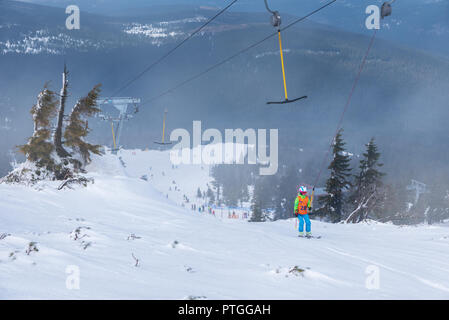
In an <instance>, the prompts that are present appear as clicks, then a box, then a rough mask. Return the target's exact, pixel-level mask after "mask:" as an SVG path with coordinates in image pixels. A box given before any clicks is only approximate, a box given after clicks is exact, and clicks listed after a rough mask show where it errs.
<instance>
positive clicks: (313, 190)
mask: <svg viewBox="0 0 449 320" xmlns="http://www.w3.org/2000/svg"><path fill="white" fill-rule="evenodd" d="M314 194H315V186H314V187H313V189H312V195H311V196H310V208H311V209H313V195H314Z"/></svg>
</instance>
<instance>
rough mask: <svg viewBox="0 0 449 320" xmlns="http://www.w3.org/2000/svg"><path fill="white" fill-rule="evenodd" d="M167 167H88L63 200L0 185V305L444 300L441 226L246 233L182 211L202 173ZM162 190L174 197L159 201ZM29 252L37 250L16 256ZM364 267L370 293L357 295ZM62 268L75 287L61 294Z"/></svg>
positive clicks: (444, 227)
mask: <svg viewBox="0 0 449 320" xmlns="http://www.w3.org/2000/svg"><path fill="white" fill-rule="evenodd" d="M118 157H121V160H122V161H123V163H124V164H125V166H126V167H123V166H122V165H121V162H120V160H119V159H118ZM168 159H169V155H168V152H160V151H141V150H122V151H120V152H119V154H118V156H114V155H110V154H107V155H105V156H103V157H94V161H93V163H92V164H91V165H90V167H89V174H88V176H89V177H91V178H94V179H95V183H93V184H89V185H88V186H87V187H86V188H83V187H75V189H73V190H71V189H63V190H61V191H58V190H57V187H58V185H59V183H58V182H48V181H46V182H40V183H38V185H37V186H35V187H26V186H22V185H6V184H0V299H187V298H188V297H190V296H196V297H203V298H206V299H249V298H252V299H448V298H449V277H448V272H449V250H448V249H449V225H448V224H441V225H434V226H428V225H421V226H411V227H400V226H395V225H392V224H381V223H375V222H368V223H361V224H356V225H352V224H329V223H324V222H319V221H312V231H313V233H314V234H315V235H321V236H322V238H321V239H302V238H298V237H297V236H296V235H297V231H296V230H295V229H294V227H295V220H294V219H289V220H283V221H276V222H265V223H248V222H246V221H243V220H237V219H221V218H219V217H214V216H212V215H209V214H207V213H199V212H193V211H191V210H190V209H189V208H187V209H186V208H183V207H182V206H181V205H180V203H181V202H182V194H184V193H186V194H188V195H189V197H191V198H192V199H193V197H194V196H193V195H194V194H196V190H197V188H198V187H201V186H205V185H206V184H207V183H209V182H210V177H209V175H208V172H209V168H208V167H207V166H203V168H201V166H200V165H196V166H193V165H192V166H188V165H180V166H178V167H177V168H174V169H173V168H172V166H171V164H170V162H169V160H168ZM150 167H151V170H150ZM162 172H164V175H162ZM143 174H146V175H148V178H149V179H148V181H145V180H143V179H140V177H141V175H143ZM151 174H153V177H152V178H151V179H150V176H151ZM173 180H175V181H176V185H177V186H178V187H179V188H180V189H181V191H180V192H178V193H176V192H175V191H173V192H169V191H168V187H169V186H170V183H172V181H173ZM167 193H168V195H169V197H168V198H167V197H166V195H167ZM2 234H5V235H3V236H1V235H2ZM132 235H134V236H132ZM30 242H36V247H37V249H38V251H31V252H30V253H29V254H27V253H26V250H27V249H28V248H29V245H30ZM133 256H134V257H136V258H137V259H138V260H139V263H138V266H137V267H136V266H135V263H136V261H135V259H134V258H133ZM295 267H296V268H295ZM373 268H374V270H376V268H378V271H379V281H378V283H379V288H378V289H375V288H374V289H373V288H371V289H370V287H369V286H367V282H369V281H368V280H369V277H370V270H373ZM73 270H75V271H76V270H79V279H80V281H79V289H76V286H75V288H73V289H70V288H72V287H71V286H70V285H69V286H67V283H68V284H70V283H71V282H70V281H69V279H71V278H70V276H71V275H73V274H76V272H75V271H73ZM293 270H297V271H293ZM298 270H300V271H298ZM68 277H69V278H68Z"/></svg>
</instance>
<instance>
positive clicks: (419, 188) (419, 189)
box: [407, 180, 428, 205]
mask: <svg viewBox="0 0 449 320" xmlns="http://www.w3.org/2000/svg"><path fill="white" fill-rule="evenodd" d="M407 190H412V191H415V205H416V204H417V203H418V200H419V196H420V195H421V194H423V193H428V190H427V185H426V184H424V183H422V182H419V181H416V180H412V182H411V184H410V185H408V186H407Z"/></svg>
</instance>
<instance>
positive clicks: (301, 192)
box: [295, 186, 312, 237]
mask: <svg viewBox="0 0 449 320" xmlns="http://www.w3.org/2000/svg"><path fill="white" fill-rule="evenodd" d="M311 209H312V203H311V201H310V199H309V197H308V196H307V188H306V187H305V186H301V187H299V189H298V196H297V197H296V200H295V215H296V216H297V217H298V219H299V229H298V231H299V236H300V237H303V236H304V222H305V223H306V237H311V236H312V232H311V223H310V218H309V214H308V211H310V210H311Z"/></svg>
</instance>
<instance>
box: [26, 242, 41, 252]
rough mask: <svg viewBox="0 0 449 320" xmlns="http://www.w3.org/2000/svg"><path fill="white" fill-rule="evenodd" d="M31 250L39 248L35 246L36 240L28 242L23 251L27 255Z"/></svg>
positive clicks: (35, 250)
mask: <svg viewBox="0 0 449 320" xmlns="http://www.w3.org/2000/svg"><path fill="white" fill-rule="evenodd" d="M31 252H39V249H38V248H37V243H36V242H30V243H29V244H28V248H27V249H26V251H25V253H26V254H27V255H30V253H31Z"/></svg>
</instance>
